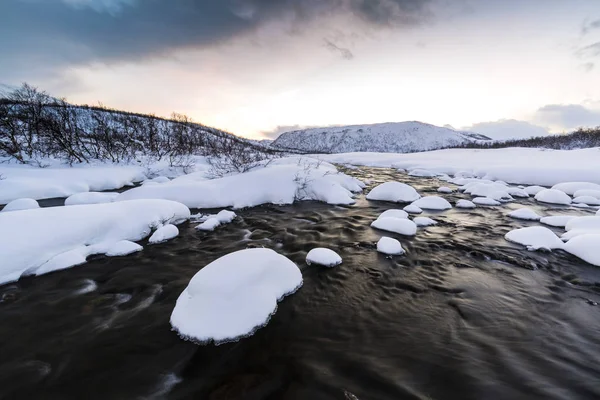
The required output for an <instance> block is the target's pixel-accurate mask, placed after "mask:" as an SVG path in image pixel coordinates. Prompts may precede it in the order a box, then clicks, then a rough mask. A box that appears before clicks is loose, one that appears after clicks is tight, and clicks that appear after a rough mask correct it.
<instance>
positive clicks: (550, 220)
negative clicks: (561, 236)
mask: <svg viewBox="0 0 600 400" xmlns="http://www.w3.org/2000/svg"><path fill="white" fill-rule="evenodd" d="M573 218H577V216H575V215H553V216H549V217H544V218H542V219H540V222H541V223H542V224H544V225H549V226H554V227H557V228H564V227H565V226H566V225H567V223H568V222H569V221H570V220H572V219H573Z"/></svg>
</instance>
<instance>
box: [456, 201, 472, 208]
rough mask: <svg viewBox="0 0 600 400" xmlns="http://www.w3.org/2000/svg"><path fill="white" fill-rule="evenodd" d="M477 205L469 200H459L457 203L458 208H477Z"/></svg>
mask: <svg viewBox="0 0 600 400" xmlns="http://www.w3.org/2000/svg"><path fill="white" fill-rule="evenodd" d="M476 207H477V206H476V205H475V203H473V202H472V201H469V200H458V201H457V202H456V208H476Z"/></svg>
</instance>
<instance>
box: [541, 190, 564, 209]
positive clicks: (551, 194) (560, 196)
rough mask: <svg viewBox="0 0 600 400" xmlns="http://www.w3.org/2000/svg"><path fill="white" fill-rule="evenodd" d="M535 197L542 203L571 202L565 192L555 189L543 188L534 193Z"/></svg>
mask: <svg viewBox="0 0 600 400" xmlns="http://www.w3.org/2000/svg"><path fill="white" fill-rule="evenodd" d="M535 199H536V200H537V201H540V202H542V203H550V204H563V205H569V204H571V198H570V197H569V196H568V195H567V194H565V192H563V191H560V190H557V189H544V190H542V191H540V192H538V194H536V195H535Z"/></svg>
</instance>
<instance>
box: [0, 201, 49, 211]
mask: <svg viewBox="0 0 600 400" xmlns="http://www.w3.org/2000/svg"><path fill="white" fill-rule="evenodd" d="M35 208H40V205H39V204H38V202H37V201H35V200H34V199H27V198H23V199H16V200H13V201H11V202H10V203H8V204H7V205H5V206H4V208H3V209H2V210H0V212H9V211H21V210H33V209H35Z"/></svg>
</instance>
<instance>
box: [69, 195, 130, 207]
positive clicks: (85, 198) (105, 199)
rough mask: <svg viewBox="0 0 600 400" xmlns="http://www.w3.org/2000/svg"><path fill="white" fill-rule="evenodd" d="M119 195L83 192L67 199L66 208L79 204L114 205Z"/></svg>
mask: <svg viewBox="0 0 600 400" xmlns="http://www.w3.org/2000/svg"><path fill="white" fill-rule="evenodd" d="M118 195H119V193H110V192H109V193H106V192H104V193H103V192H83V193H77V194H74V195H71V196H69V197H67V198H66V199H65V206H74V205H78V204H102V203H112V202H113V201H115V199H116V198H117V196H118Z"/></svg>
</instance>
